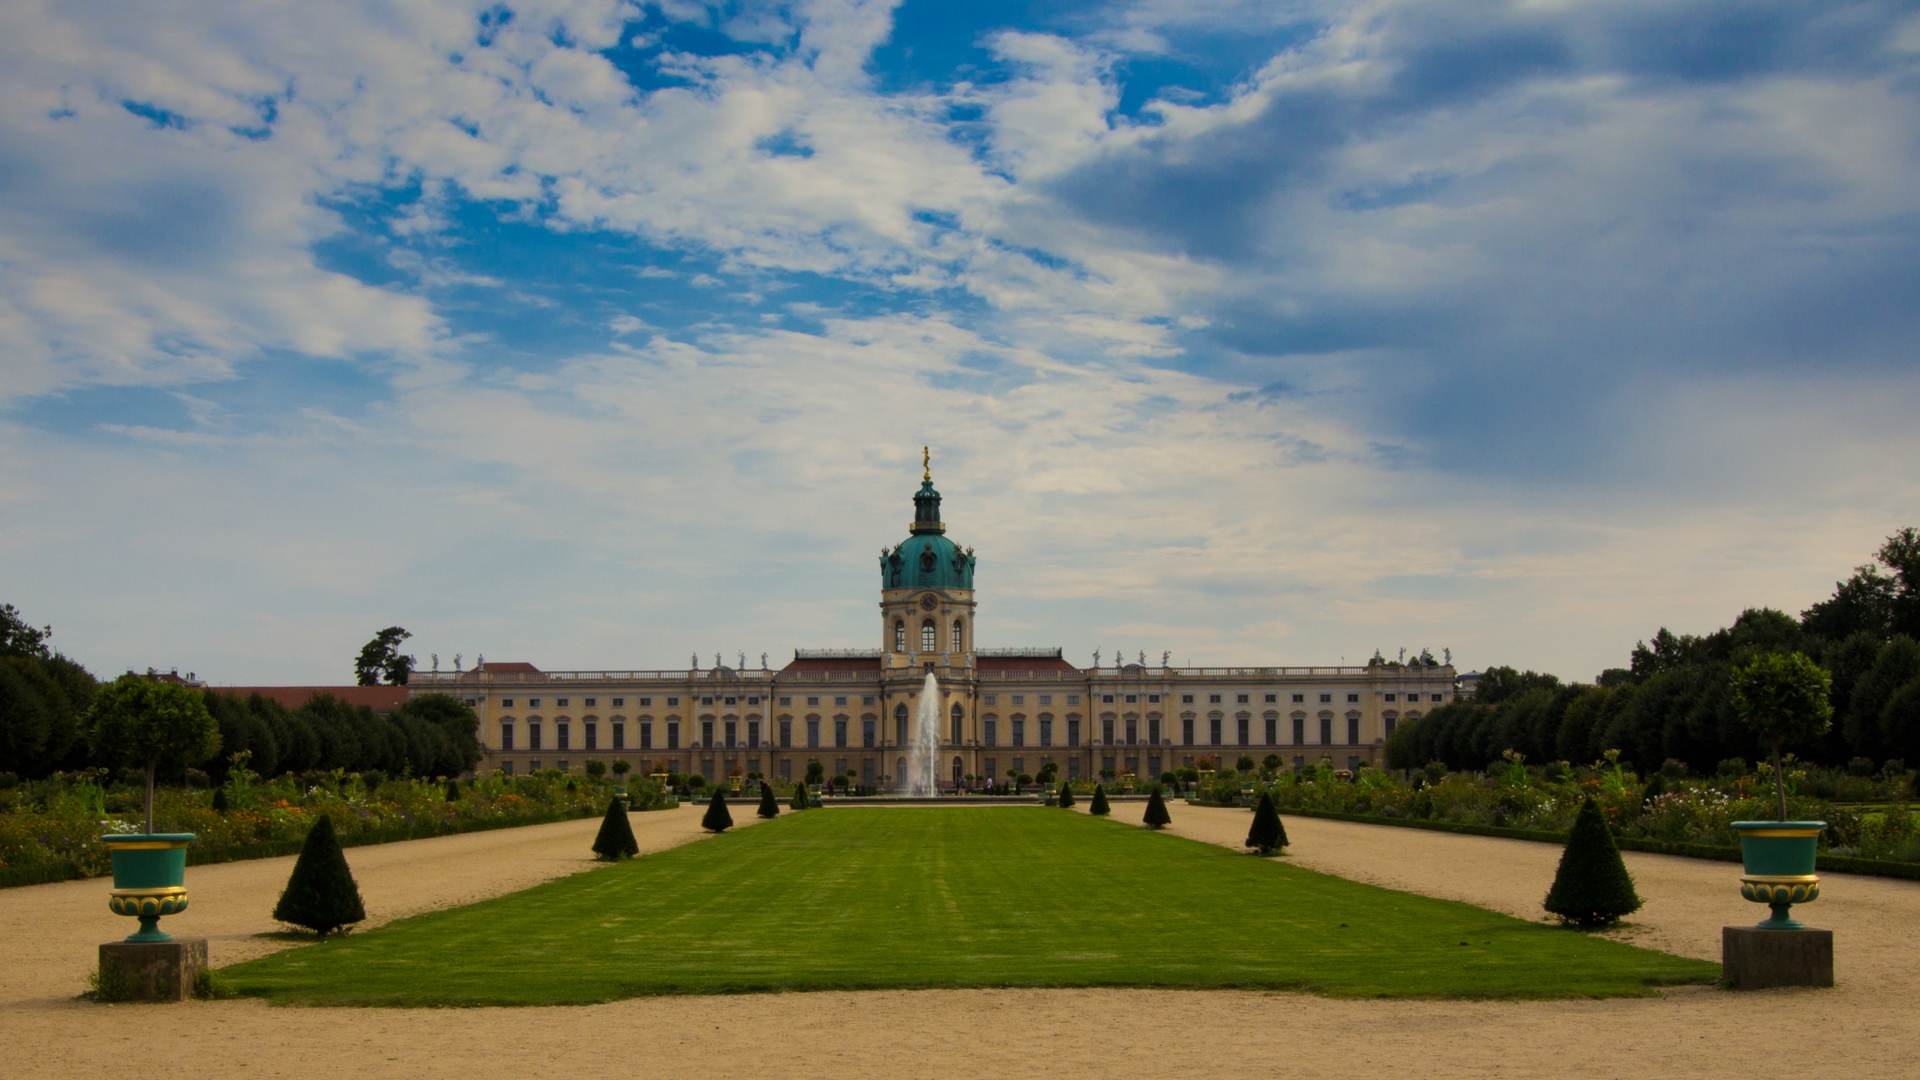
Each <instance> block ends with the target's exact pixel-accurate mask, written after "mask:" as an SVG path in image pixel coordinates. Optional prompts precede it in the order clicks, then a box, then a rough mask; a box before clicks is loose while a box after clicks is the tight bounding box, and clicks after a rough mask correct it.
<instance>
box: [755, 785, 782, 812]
mask: <svg viewBox="0 0 1920 1080" xmlns="http://www.w3.org/2000/svg"><path fill="white" fill-rule="evenodd" d="M760 816H761V817H765V818H773V817H779V816H780V804H779V803H777V802H775V801H774V800H773V785H772V784H771V783H769V782H767V781H765V780H762V781H760Z"/></svg>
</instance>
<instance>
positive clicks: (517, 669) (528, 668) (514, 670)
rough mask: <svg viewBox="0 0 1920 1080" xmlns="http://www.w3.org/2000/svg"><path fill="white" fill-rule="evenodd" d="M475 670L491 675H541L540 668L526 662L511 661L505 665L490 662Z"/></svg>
mask: <svg viewBox="0 0 1920 1080" xmlns="http://www.w3.org/2000/svg"><path fill="white" fill-rule="evenodd" d="M473 670H475V671H484V672H486V673H487V674H489V675H538V674H540V669H539V668H537V667H534V666H533V665H532V664H529V663H527V662H526V661H524V660H509V661H507V662H505V663H498V664H496V663H493V662H491V661H490V662H488V663H484V664H481V665H480V666H478V667H476V668H474V669H473Z"/></svg>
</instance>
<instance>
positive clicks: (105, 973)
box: [100, 938, 207, 1001]
mask: <svg viewBox="0 0 1920 1080" xmlns="http://www.w3.org/2000/svg"><path fill="white" fill-rule="evenodd" d="M205 970H207V939H206V938H175V939H174V940H172V941H115V942H111V943H109V944H106V945H102V946H100V987H101V990H102V991H103V992H105V993H106V994H107V995H108V996H110V997H113V998H115V999H118V1000H125V1001H185V1000H187V999H188V998H190V997H192V996H193V983H194V980H195V979H197V978H199V976H200V973H201V972H203V971H205Z"/></svg>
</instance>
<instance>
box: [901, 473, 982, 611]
mask: <svg viewBox="0 0 1920 1080" xmlns="http://www.w3.org/2000/svg"><path fill="white" fill-rule="evenodd" d="M946 531H947V527H946V526H945V525H944V524H942V523H941V521H940V493H939V492H938V491H935V490H934V489H933V477H932V476H928V477H927V478H926V479H925V480H924V481H923V482H922V483H921V484H920V490H919V491H918V492H915V493H914V496H913V535H912V536H909V537H907V539H906V540H905V541H904V542H902V543H901V544H900V546H899V547H896V548H894V549H893V550H892V551H886V552H882V553H881V555H880V587H881V588H883V589H971V588H973V552H971V551H961V550H960V548H959V547H958V546H957V545H955V544H954V542H953V541H951V540H949V539H947V537H946Z"/></svg>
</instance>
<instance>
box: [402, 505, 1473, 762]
mask: <svg viewBox="0 0 1920 1080" xmlns="http://www.w3.org/2000/svg"><path fill="white" fill-rule="evenodd" d="M913 507H914V514H913V526H912V529H911V532H910V533H909V535H908V536H907V538H906V539H905V540H903V541H902V542H901V543H900V544H899V545H897V546H895V547H892V548H888V549H883V550H882V553H881V556H880V602H879V617H880V619H879V623H880V625H879V627H878V629H879V636H880V643H881V644H880V647H879V648H877V649H798V650H796V651H795V652H794V656H793V659H792V661H791V662H789V663H787V664H786V665H785V666H783V667H781V668H779V669H778V670H774V669H771V668H769V667H768V666H767V663H766V657H765V656H764V655H762V657H761V667H760V670H757V671H755V670H750V669H748V668H747V667H746V662H745V657H744V656H742V658H741V661H740V663H739V664H738V665H737V666H734V667H727V666H725V665H724V664H723V663H721V661H720V658H719V657H716V658H715V662H714V664H713V666H711V667H708V668H705V669H702V668H701V667H700V665H699V658H698V657H695V658H694V663H693V665H692V666H691V667H688V668H687V669H685V670H677V671H541V670H539V669H538V668H536V667H534V666H533V665H532V664H527V663H505V664H503V663H483V664H481V665H479V666H477V667H476V668H474V669H473V670H471V671H466V672H453V673H441V672H432V673H426V672H416V673H415V674H414V675H413V681H412V683H411V685H410V687H409V690H410V692H412V693H415V694H424V693H448V694H452V695H454V696H456V697H459V698H461V699H463V700H464V701H466V702H467V703H468V704H469V705H472V706H473V707H474V709H475V710H476V711H477V712H478V713H479V715H480V741H481V743H482V745H483V747H484V748H485V757H484V759H483V761H482V763H481V765H480V768H481V769H482V770H489V769H495V768H498V769H503V770H505V771H507V772H509V773H524V772H528V771H531V770H537V769H544V768H559V769H577V768H579V767H581V766H583V765H584V764H585V763H586V762H587V761H590V760H596V759H597V760H601V761H607V762H611V761H613V760H614V759H625V760H627V761H629V762H631V763H632V764H633V766H634V767H635V769H636V770H637V771H641V772H646V771H649V770H650V769H652V768H653V766H654V765H655V764H656V763H659V762H665V764H666V767H667V768H668V769H669V770H671V771H674V772H683V773H699V774H701V775H702V776H705V777H707V778H708V779H709V780H718V779H719V778H721V777H724V776H727V775H729V774H730V773H732V772H733V770H735V769H738V770H740V771H741V772H743V773H745V772H755V771H758V772H761V773H763V774H765V775H768V776H776V777H779V778H781V779H795V778H799V777H801V776H804V775H805V773H806V768H807V763H808V762H809V761H814V760H817V761H819V762H820V763H821V765H822V766H823V767H824V768H825V769H826V771H827V773H828V774H829V775H837V774H843V773H847V772H852V773H854V774H856V775H858V776H859V777H861V779H862V782H864V783H866V784H868V785H871V786H874V787H881V788H886V787H893V786H896V785H898V784H899V783H900V778H902V777H904V776H905V774H906V772H907V754H908V747H909V746H910V745H911V742H912V735H913V730H912V729H913V727H914V717H915V715H916V713H917V710H918V709H919V704H920V702H919V696H920V694H921V693H922V688H923V686H924V685H925V680H926V676H927V673H928V672H929V671H931V672H932V673H933V674H934V676H935V677H936V678H937V679H938V681H939V685H940V703H939V704H940V714H941V716H942V717H943V718H944V720H945V723H944V724H943V727H944V731H943V733H942V734H943V736H944V738H943V745H942V747H941V751H942V752H941V766H942V767H941V769H940V770H939V773H940V779H941V783H942V784H943V785H946V786H949V787H951V786H955V785H958V784H961V783H963V782H965V781H967V779H968V778H978V780H984V779H986V778H988V777H992V778H995V779H996V780H997V781H1002V782H1003V781H1004V780H1005V779H1006V777H1008V776H1009V775H1010V774H1020V773H1027V774H1032V773H1036V772H1038V771H1039V770H1040V768H1041V766H1042V765H1043V764H1045V763H1046V762H1048V761H1053V762H1057V763H1058V764H1059V769H1060V772H1061V773H1062V774H1063V775H1065V776H1067V777H1069V778H1079V777H1083V776H1093V775H1096V774H1098V773H1101V772H1103V771H1105V770H1112V771H1113V772H1114V773H1115V774H1121V775H1124V774H1133V775H1135V776H1139V777H1141V778H1143V779H1144V778H1148V777H1157V776H1159V775H1160V774H1161V773H1162V772H1165V771H1167V770H1170V769H1173V768H1175V767H1177V766H1182V765H1192V764H1194V763H1195V762H1196V761H1197V760H1198V759H1200V758H1212V759H1214V760H1216V761H1221V762H1224V764H1225V765H1226V767H1229V768H1230V767H1232V765H1233V763H1234V762H1235V761H1236V760H1237V759H1238V758H1239V757H1240V756H1241V755H1248V756H1251V757H1253V758H1254V759H1255V760H1256V761H1260V760H1264V759H1265V758H1266V757H1267V756H1268V755H1278V756H1279V757H1280V758H1281V760H1282V761H1283V763H1285V764H1288V765H1291V766H1293V767H1295V768H1305V767H1308V766H1311V765H1316V764H1320V763H1323V762H1324V763H1328V764H1331V765H1333V766H1334V767H1335V768H1354V769H1357V768H1358V767H1359V766H1360V765H1362V764H1374V765H1378V764H1379V763H1380V761H1381V748H1382V744H1383V743H1384V742H1385V740H1386V737H1387V736H1388V735H1390V734H1392V733H1393V730H1394V725H1395V724H1396V723H1397V722H1398V721H1400V720H1402V719H1412V718H1414V717H1417V716H1419V715H1420V714H1421V713H1422V712H1424V711H1426V710H1427V709H1430V708H1432V707H1433V706H1436V705H1439V704H1441V703H1442V702H1445V701H1450V700H1452V698H1453V696H1454V694H1455V693H1456V690H1455V685H1454V674H1455V673H1454V669H1453V667H1452V666H1451V665H1436V666H1420V665H1414V666H1410V667H1409V666H1402V665H1398V664H1383V663H1379V662H1376V663H1373V664H1370V665H1368V666H1365V667H1281V666H1273V667H1173V666H1171V665H1170V664H1169V663H1167V658H1166V656H1165V655H1164V654H1163V656H1162V658H1161V663H1160V664H1159V666H1153V665H1151V664H1148V663H1145V662H1142V663H1126V662H1124V659H1125V658H1124V657H1115V658H1114V659H1115V661H1116V663H1115V665H1114V666H1110V667H1109V666H1102V665H1100V664H1099V662H1098V661H1099V657H1098V654H1096V655H1095V658H1094V659H1095V665H1094V666H1092V667H1086V668H1080V667H1075V666H1074V665H1073V664H1071V663H1069V662H1068V661H1067V660H1066V659H1065V658H1064V657H1063V656H1062V655H1061V650H1059V649H1004V648H980V647H979V646H978V645H977V644H976V642H977V634H978V625H977V623H976V615H977V603H976V600H975V594H974V586H973V576H974V554H973V549H971V548H961V547H960V546H958V545H957V544H955V543H954V542H953V541H952V540H950V539H948V537H947V534H946V525H945V524H944V523H943V522H942V521H941V518H940V493H939V492H938V491H936V490H934V487H933V476H932V473H931V471H930V470H929V471H928V472H927V474H926V475H925V476H924V478H923V481H922V483H921V485H920V490H919V491H918V492H916V493H915V494H914V497H913ZM1143 660H1144V658H1143Z"/></svg>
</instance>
